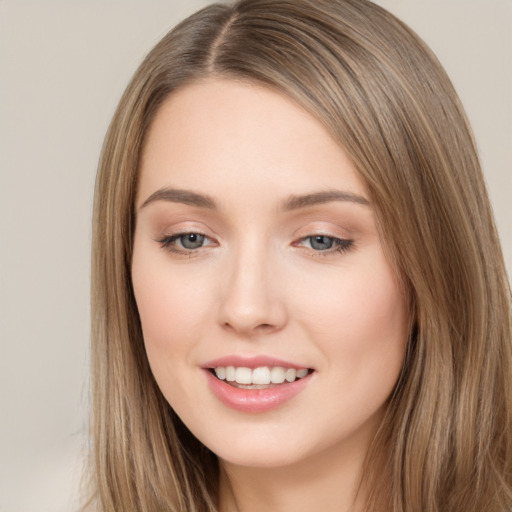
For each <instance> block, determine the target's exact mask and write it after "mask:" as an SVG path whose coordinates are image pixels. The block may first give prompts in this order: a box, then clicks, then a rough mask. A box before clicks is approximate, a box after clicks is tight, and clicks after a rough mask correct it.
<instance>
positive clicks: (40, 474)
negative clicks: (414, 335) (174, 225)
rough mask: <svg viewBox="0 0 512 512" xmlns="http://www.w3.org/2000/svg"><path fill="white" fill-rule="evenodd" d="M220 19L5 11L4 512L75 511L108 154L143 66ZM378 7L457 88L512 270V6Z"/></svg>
mask: <svg viewBox="0 0 512 512" xmlns="http://www.w3.org/2000/svg"><path fill="white" fill-rule="evenodd" d="M207 3H210V2H208V1H206V0H203V1H200V0H123V1H121V0H103V1H101V2H100V1H91V0H67V1H65V0H61V1H56V0H32V1H29V0H0V259H1V260H0V311H1V313H0V512H65V511H66V512H67V511H69V510H73V507H74V504H76V496H77V492H76V482H77V479H78V476H79V473H80V453H81V450H82V445H83V443H84V432H85V426H86V418H85V413H84V411H85V408H86V404H87V369H88V359H87V358H88V354H87V352H88V349H87V345H88V341H89V325H88V322H89V320H88V314H89V306H88V301H89V283H88V279H89V245H90V213H91V205H92V190H93V181H94V174H95V167H96V163H97V158H98V154H99V150H100V145H101V142H102V138H103V135H104V133H105V130H106V127H107V124H108V122H109V120H110V117H111V115H112V113H113V111H114V108H115V105H116V102H117V100H118V99H119V96H120V94H121V92H122V90H123V88H124V86H125V85H126V83H127V81H128V79H129V77H130V76H131V74H132V72H133V71H134V70H135V68H136V66H137V64H138V63H139V62H140V60H141V59H142V57H143V55H144V54H145V53H146V52H147V51H148V50H149V49H150V47H151V46H152V45H153V44H154V43H155V42H156V41H157V40H158V39H159V38H160V36H162V35H163V34H164V33H165V32H166V31H167V29H168V28H170V27H171V26H172V25H173V24H175V22H177V21H178V20H179V19H181V18H183V17H184V16H185V15H187V14H188V13H190V12H192V11H194V10H196V9H197V8H199V7H201V6H203V5H205V4H207ZM378 3H380V4H382V5H383V6H385V7H387V8H388V9H390V10H391V11H393V12H394V13H395V14H397V15H398V16H399V17H401V18H402V19H404V20H405V21H406V22H407V23H409V24H410V25H411V26H412V27H413V28H414V29H415V30H416V31H417V32H418V33H419V34H420V35H421V36H422V37H423V38H424V39H425V40H426V41H427V43H429V44H430V45H431V46H432V48H433V49H434V51H436V53H437V54H438V56H439V57H440V60H441V61H442V63H443V64H444V65H445V66H446V68H447V69H448V72H449V73H450V75H451V76H452V78H453V81H454V83H455V85H456V87H457V89H458V90H459V93H460V96H461V97H462V100H463V102H464V103H465V105H466V107H467V110H468V113H469V117H470V119H471V121H472V122H473V126H474V131H475V134H476V138H477V141H478V145H479V147H480V150H481V156H482V160H483V164H484V168H485V173H486V177H487V181H488V184H489V188H490V193H491V197H492V200H493V203H494V207H495V211H496V215H497V219H498V226H499V229H500V232H501V234H502V237H503V245H504V248H505V253H506V258H507V263H508V268H509V269H512V218H511V214H510V212H511V208H510V198H511V197H512V172H511V167H512V94H510V91H512V61H511V59H512V2H511V1H510V0H379V2H378Z"/></svg>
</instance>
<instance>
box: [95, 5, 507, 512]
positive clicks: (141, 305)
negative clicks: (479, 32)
mask: <svg viewBox="0 0 512 512" xmlns="http://www.w3.org/2000/svg"><path fill="white" fill-rule="evenodd" d="M92 291H93V380H94V410H93V433H94V458H93V460H94V475H95V481H94V485H95V488H96V504H97V508H99V509H100V510H141V511H142V510H144V511H152V512H153V511H159V510H161V511H164V510H166V511H167V510H176V511H178V510H179V511H194V510H198V511H199V510H209V511H213V510H220V511H222V512H231V511H237V510H240V511H244V512H250V511H252V510H280V511H287V510H292V509H293V510H310V509H311V507H313V506H316V507H318V508H322V509H323V510H347V511H348V510H350V511H360V510H372V511H382V512H388V511H396V512H398V511H407V512H411V511H418V512H419V511H426V510H428V511H450V512H453V511H464V512H468V511H475V512H476V511H482V510H486V511H501V512H503V511H505V510H509V509H510V507H511V506H512V476H511V475H512V467H511V466H512V462H511V461H512V456H511V455H512V454H511V450H512V448H511V423H510V414H511V398H510V397H511V396H512V394H511V363H512V354H511V320H510V292H509V289H508V283H507V278H506V273H505V270H504V264H503V260H502V256H501V252H500V248H499V242H498V238H497V235H496V230H495V228H494V224H493V220H492V214H491V211H490V207H489V201H488V198H487V195H486V192H485V186H484V183H483V179H482V176H481V172H480V168H479V162H478V158H477V156H476V151H475V147H474V144H473V141H472V136H471V132H470V129H469V127H468V124H467V121H466V118H465V115H464V112H463V109H462V107H461V105H460V102H459V100H458V98H457V96H456V93H455V92H454V90H453V88H452V86H451V84H450V82H449V79H448V78H447V77H446V75H445V73H444V71H443V70H442V68H441V67H440V65H439V64H438V62H437V61H436V59H435V57H433V55H432V54H431V53H430V51H429V50H428V49H427V48H426V47H425V45H424V44H423V43H422V42H421V41H419V40H418V38H417V36H415V35H414V34H413V33H411V31H410V30H409V29H408V28H407V27H405V26H404V25H403V24H402V23H401V22H399V21H398V20H396V19H395V18H394V17H393V16H391V15H390V14H389V13H387V12H386V11H384V10H383V9H381V8H379V7H377V6H375V5H373V4H372V3H370V2H367V1H364V0H336V1H333V0H317V1H314V2H313V1H311V0H294V1H293V2H292V1H286V0H278V1H276V0H242V1H239V2H237V3H236V4H234V5H233V6H221V5H215V6H210V7H208V8H206V9H204V10H202V11H200V12H199V13H197V14H195V15H194V16H192V17H190V18H189V19H187V20H185V21H184V22H183V23H181V24H180V25H179V26H178V27H176V28H175V29H174V30H173V31H171V32H170V33H169V34H168V35H167V36H166V37H164V39H163V40H162V41H161V42H160V43H159V44H158V45H157V46H156V47H155V48H154V49H153V50H152V52H151V53H150V54H149V55H148V57H147V58H146V59H145V61H144V62H143V64H142V65H141V66H140V68H139V70H138V71H137V72H136V74H135V76H134V78H133V80H132V82H131V83H130V85H129V86H128V88H127V90H126V92H125V94H124V96H123V98H122V100H121V102H120V105H119V107H118V110H117V112H116V114H115V116H114V119H113V122H112V125H111V127H110V129H109V132H108V134H107V137H106V141H105V145H104V149H103V154H102V158H101V162H100V168H99V174H98V178H97V189H96V203H95V217H94V243H93V288H92Z"/></svg>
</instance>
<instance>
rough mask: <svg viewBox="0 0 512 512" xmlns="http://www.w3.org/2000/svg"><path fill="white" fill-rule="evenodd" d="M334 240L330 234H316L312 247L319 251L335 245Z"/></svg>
mask: <svg viewBox="0 0 512 512" xmlns="http://www.w3.org/2000/svg"><path fill="white" fill-rule="evenodd" d="M333 243H334V240H333V239H332V238H331V237H328V236H322V235H320V236H314V237H312V238H311V247H312V248H313V249H316V250H317V251H325V250H327V249H330V248H331V247H332V246H333Z"/></svg>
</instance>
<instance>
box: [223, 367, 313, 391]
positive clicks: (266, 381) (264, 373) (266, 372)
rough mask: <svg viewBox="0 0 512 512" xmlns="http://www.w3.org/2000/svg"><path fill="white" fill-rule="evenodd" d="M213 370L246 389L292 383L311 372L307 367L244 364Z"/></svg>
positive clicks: (231, 382) (234, 384)
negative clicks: (248, 365) (253, 366)
mask: <svg viewBox="0 0 512 512" xmlns="http://www.w3.org/2000/svg"><path fill="white" fill-rule="evenodd" d="M213 371H214V373H215V375H216V377H217V378H218V379H219V380H223V381H226V382H227V383H230V384H231V385H233V386H236V387H239V388H245V389H264V388H265V387H266V386H269V385H273V384H283V383H284V382H288V383H291V382H294V381H295V380H297V379H302V378H304V377H306V376H307V375H308V374H309V373H310V370H308V369H307V368H299V369H296V368H285V367H282V366H273V367H272V366H260V367H258V368H254V369H252V368H247V367H244V366H239V367H236V366H217V367H215V368H213Z"/></svg>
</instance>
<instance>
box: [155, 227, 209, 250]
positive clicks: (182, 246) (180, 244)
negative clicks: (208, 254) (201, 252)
mask: <svg viewBox="0 0 512 512" xmlns="http://www.w3.org/2000/svg"><path fill="white" fill-rule="evenodd" d="M157 241H158V242H159V243H160V245H161V246H162V247H163V248H165V249H167V250H169V251H171V252H177V253H186V254H189V253H191V252H193V251H196V250H197V249H200V248H201V247H206V246H209V245H214V242H213V240H211V239H210V238H208V237H207V236H206V235H203V234H201V233H194V232H191V233H176V234H175V235H170V236H166V237H165V238H162V239H161V240H157Z"/></svg>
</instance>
